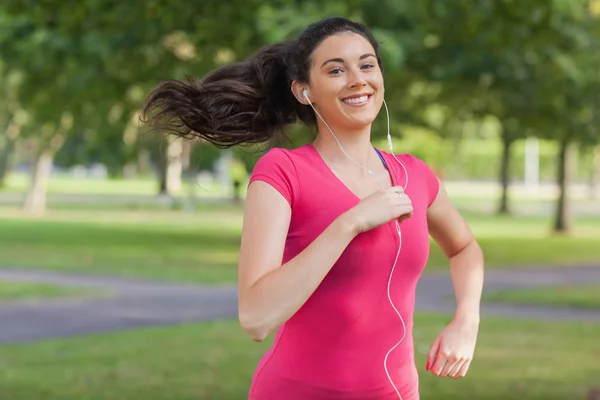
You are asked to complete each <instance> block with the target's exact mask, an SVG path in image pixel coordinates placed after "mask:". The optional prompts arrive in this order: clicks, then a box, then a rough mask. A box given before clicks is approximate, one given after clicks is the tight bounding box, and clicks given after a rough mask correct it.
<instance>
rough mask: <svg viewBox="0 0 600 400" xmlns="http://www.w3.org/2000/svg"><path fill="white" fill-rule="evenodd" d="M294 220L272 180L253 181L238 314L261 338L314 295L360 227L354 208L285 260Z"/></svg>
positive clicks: (242, 252)
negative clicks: (286, 242) (296, 253)
mask: <svg viewBox="0 0 600 400" xmlns="http://www.w3.org/2000/svg"><path fill="white" fill-rule="evenodd" d="M290 219H291V209H290V205H289V203H288V202H287V201H286V200H285V198H284V197H283V196H281V195H280V194H279V193H278V192H277V191H276V190H275V189H274V188H273V187H272V186H271V185H269V184H267V183H265V182H262V181H254V182H252V183H251V184H250V185H249V186H248V192H247V195H246V206H245V212H244V222H243V229H242V241H241V248H240V258H239V266H238V293H239V294H238V296H239V297H238V299H239V319H240V323H241V325H242V328H243V329H244V331H245V332H246V333H247V334H248V335H249V336H250V337H251V338H252V339H253V340H255V341H262V340H264V339H265V338H266V336H267V335H268V334H269V333H271V332H272V331H273V330H275V329H276V328H277V327H278V326H280V325H282V324H283V323H284V322H285V321H287V320H288V319H289V318H290V317H291V316H292V315H293V314H294V313H295V312H296V311H297V310H298V309H299V308H300V307H301V306H302V305H303V304H304V303H305V302H306V300H308V298H309V297H310V296H311V295H312V293H313V292H314V291H315V290H316V289H317V287H318V286H319V284H320V283H321V281H322V280H323V279H324V278H325V276H326V275H327V273H328V272H329V270H330V269H331V268H332V267H333V265H334V264H335V262H336V261H337V260H338V258H339V257H340V256H341V254H342V252H343V251H344V249H345V248H346V247H347V246H348V244H349V243H350V241H352V239H353V238H354V237H355V236H356V235H357V233H358V229H357V226H356V223H355V222H354V221H355V220H356V218H353V217H352V215H351V213H344V214H342V215H341V216H340V217H338V218H337V219H336V220H335V221H334V222H333V223H332V224H331V225H329V227H327V228H326V229H325V230H324V231H323V232H322V233H321V235H319V236H318V237H317V238H316V239H315V240H314V241H313V242H312V243H311V244H310V245H309V246H307V247H306V248H305V249H304V250H303V251H302V252H301V253H300V254H298V255H297V256H296V257H294V258H293V259H292V260H290V261H289V262H287V263H286V264H285V265H281V262H282V257H283V251H284V246H285V241H286V237H287V233H288V228H289V224H290Z"/></svg>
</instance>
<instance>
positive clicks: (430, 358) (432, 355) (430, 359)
mask: <svg viewBox="0 0 600 400" xmlns="http://www.w3.org/2000/svg"><path fill="white" fill-rule="evenodd" d="M439 350H440V337H439V336H438V337H437V338H436V339H435V341H434V342H433V344H432V345H431V349H430V350H429V353H427V365H426V366H425V370H426V371H429V369H431V367H433V363H434V362H435V359H436V356H437V353H438V351H439Z"/></svg>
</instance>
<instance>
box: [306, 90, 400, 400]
mask: <svg viewBox="0 0 600 400" xmlns="http://www.w3.org/2000/svg"><path fill="white" fill-rule="evenodd" d="M302 94H303V95H304V97H305V98H306V100H307V101H308V105H310V106H311V107H312V109H313V110H314V112H315V114H317V116H318V117H319V118H321V121H323V123H324V124H325V126H326V127H327V129H329V132H331V134H332V135H333V138H334V139H335V141H336V142H337V144H338V146H339V147H340V149H341V150H342V152H343V153H344V154H345V155H346V156H347V157H348V158H349V159H350V160H352V161H353V162H354V163H355V164H356V165H358V166H359V167H360V168H362V169H364V170H365V171H367V173H368V174H369V175H372V176H375V178H377V180H378V181H379V184H380V185H381V187H382V188H385V185H384V184H383V182H381V180H380V179H379V177H378V176H377V175H376V174H375V173H374V172H373V171H371V170H370V169H368V168H365V167H364V166H362V165H361V164H360V163H358V162H357V161H356V160H354V159H353V158H352V157H350V155H349V154H348V153H346V151H345V150H344V148H343V147H342V145H341V143H340V142H339V140H338V139H337V137H336V136H335V134H334V133H333V131H332V130H331V128H330V127H329V125H327V122H325V120H324V119H323V117H321V115H320V114H319V112H318V111H317V110H316V108H315V107H314V106H313V105H312V102H311V101H310V99H309V98H308V92H307V91H306V89H304V90H303V91H302ZM383 105H384V106H385V112H386V115H387V141H388V147H389V150H390V154H391V155H392V157H394V159H395V160H396V161H397V162H398V163H399V164H400V166H401V167H402V169H403V170H404V174H405V177H406V181H405V182H404V190H405V191H406V187H407V186H408V171H407V170H406V167H404V164H402V162H401V161H400V160H398V159H397V158H396V155H395V154H394V148H393V146H392V137H391V135H390V113H389V110H388V107H387V104H386V102H385V99H384V100H383ZM394 222H395V224H396V232H397V233H398V239H399V242H398V252H397V253H396V259H395V260H394V265H393V266H392V270H391V271H390V276H389V279H388V285H387V295H388V300H389V302H390V304H391V306H392V308H393V309H394V311H396V314H398V317H399V318H400V321H401V322H402V327H403V329H404V332H403V333H402V338H400V341H399V342H398V343H396V344H395V345H394V346H393V347H392V348H391V349H390V350H389V351H388V352H387V354H386V355H385V358H384V360H383V368H384V369H385V373H386V374H387V377H388V380H389V381H390V383H391V384H392V386H393V387H394V390H395V391H396V394H397V395H398V398H399V399H400V400H402V396H401V395H400V391H399V390H398V388H397V387H396V385H395V384H394V380H393V379H392V377H391V376H390V373H389V371H388V368H387V359H388V357H389V355H390V353H391V352H392V351H394V349H395V348H396V347H398V346H399V345H400V343H402V342H403V341H404V338H405V336H406V324H405V323H404V319H403V318H402V315H401V314H400V312H399V311H398V309H397V308H396V306H395V305H394V302H393V301H392V297H391V294H390V284H391V282H392V276H393V274H394V270H395V269H396V263H397V262H398V257H399V256H400V250H401V249H402V232H401V230H400V224H399V223H398V220H395V221H394Z"/></svg>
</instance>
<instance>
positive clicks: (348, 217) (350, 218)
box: [338, 208, 363, 236]
mask: <svg viewBox="0 0 600 400" xmlns="http://www.w3.org/2000/svg"><path fill="white" fill-rule="evenodd" d="M338 221H339V223H340V224H341V226H342V229H343V230H344V232H349V233H350V234H351V235H353V236H356V235H358V234H359V233H361V232H362V226H363V223H362V221H361V218H360V216H359V215H358V213H356V211H355V210H354V209H353V208H352V209H350V210H348V211H346V212H344V213H343V214H342V215H340V217H339V218H338Z"/></svg>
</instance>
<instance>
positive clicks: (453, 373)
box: [442, 360, 466, 379]
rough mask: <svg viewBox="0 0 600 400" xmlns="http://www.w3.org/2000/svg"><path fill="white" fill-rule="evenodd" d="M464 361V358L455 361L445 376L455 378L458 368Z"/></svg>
mask: <svg viewBox="0 0 600 400" xmlns="http://www.w3.org/2000/svg"><path fill="white" fill-rule="evenodd" d="M465 362H466V360H460V361H458V362H456V363H455V364H454V366H452V368H451V369H449V370H448V373H447V374H446V376H447V377H449V378H452V379H457V378H458V373H459V372H460V369H461V368H462V366H463V365H464V364H465ZM442 373H443V371H442Z"/></svg>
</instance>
